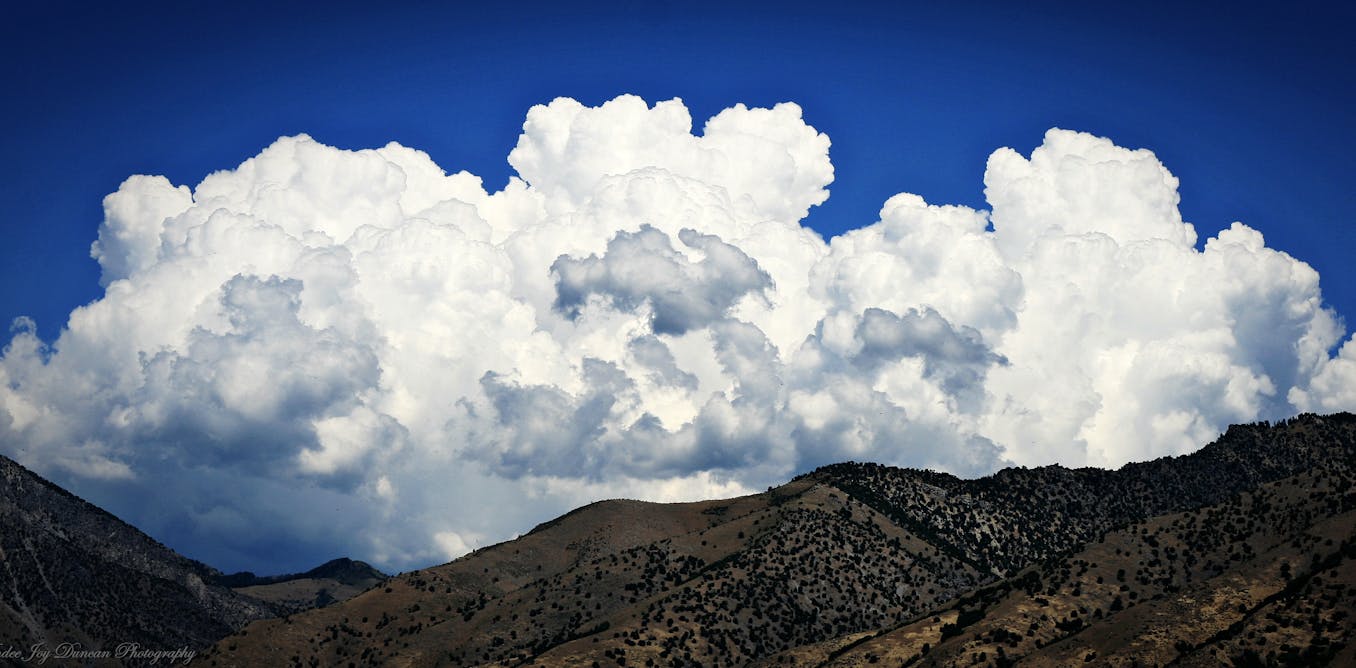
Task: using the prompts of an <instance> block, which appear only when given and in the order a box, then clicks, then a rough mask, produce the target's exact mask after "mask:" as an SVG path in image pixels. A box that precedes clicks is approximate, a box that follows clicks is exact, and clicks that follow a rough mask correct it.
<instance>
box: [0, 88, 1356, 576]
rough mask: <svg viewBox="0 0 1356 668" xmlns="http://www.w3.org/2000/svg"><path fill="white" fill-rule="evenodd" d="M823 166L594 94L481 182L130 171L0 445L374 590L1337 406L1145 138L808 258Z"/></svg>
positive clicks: (290, 145)
mask: <svg viewBox="0 0 1356 668" xmlns="http://www.w3.org/2000/svg"><path fill="white" fill-rule="evenodd" d="M828 150H829V140H828V138H827V137H826V136H824V135H823V134H821V133H819V132H817V131H816V130H815V129H814V128H812V127H811V126H810V125H808V124H806V122H805V121H804V120H803V119H802V118H801V111H800V109H799V107H797V106H796V105H794V104H781V105H777V106H776V107H774V108H772V109H748V108H745V107H743V106H736V107H733V108H731V109H727V110H725V111H723V112H721V113H720V114H718V115H717V116H715V117H714V118H712V119H710V120H709V121H707V123H706V125H705V127H704V128H703V130H702V131H701V132H700V133H699V134H694V132H693V125H692V118H691V116H690V115H689V113H688V111H687V109H686V108H685V107H684V106H683V104H682V103H681V102H680V101H678V100H670V101H667V102H661V103H658V104H655V105H653V106H650V105H648V104H647V103H645V102H644V101H643V100H640V99H639V98H635V97H631V96H623V97H619V98H617V99H615V100H612V101H610V102H607V103H605V104H603V105H602V106H600V107H587V106H584V105H582V104H580V103H578V102H575V101H573V100H568V99H559V100H556V101H554V102H552V103H550V104H548V105H541V106H537V107H533V108H532V109H531V110H530V111H529V112H528V114H527V120H526V122H525V123H524V126H523V133H522V135H521V136H520V137H519V140H518V143H517V146H516V147H515V148H514V149H513V151H512V152H511V153H510V155H509V162H510V163H511V164H512V166H513V167H514V169H515V170H516V172H517V176H516V177H514V178H513V179H511V180H510V182H509V183H508V185H507V186H506V187H505V188H503V189H502V190H499V191H496V192H488V191H486V190H485V189H484V187H483V184H482V182H481V180H480V179H479V178H478V177H476V176H474V175H472V174H469V173H466V172H456V173H452V174H449V173H447V172H446V171H445V170H444V169H443V168H442V167H440V166H439V165H437V164H435V163H434V162H433V161H432V160H431V159H430V158H429V157H428V156H427V155H425V154H424V153H421V152H419V151H417V150H415V149H412V148H407V147H403V146H399V145H396V144H390V145H388V146H385V147H383V148H380V149H375V150H363V151H344V150H339V149H336V148H333V147H329V146H325V145H323V144H320V143H319V142H316V141H314V140H312V139H311V138H309V137H306V136H304V135H303V136H297V137H285V138H282V139H279V140H278V141H277V142H275V143H274V144H273V145H271V146H269V147H267V148H265V149H264V150H263V151H262V152H261V153H259V154H258V155H257V156H255V157H253V158H250V159H249V160H247V161H245V162H244V163H243V164H241V165H239V166H237V167H236V168H234V169H228V170H223V171H220V172H216V173H214V174H212V175H209V176H208V177H207V178H205V179H204V180H203V181H202V182H201V183H199V184H197V186H196V187H193V188H190V187H188V186H186V185H176V184H172V183H170V182H169V181H168V180H167V179H165V178H163V177H156V176H134V177H132V178H129V179H128V180H127V181H126V182H124V183H123V184H122V186H121V187H120V188H119V189H118V191H117V192H115V193H113V194H111V195H109V196H108V197H107V198H106V199H105V201H104V221H103V223H102V224H101V225H100V227H99V232H98V238H97V240H96V241H95V242H94V245H93V248H92V255H93V256H94V257H95V259H97V260H98V262H99V264H100V266H101V267H102V278H101V283H102V285H103V286H104V295H103V297H102V298H101V299H99V300H97V301H95V302H93V303H91V304H88V305H86V306H83V307H81V308H78V309H76V310H75V311H74V312H73V313H72V314H71V316H70V319H69V321H68V323H67V325H66V328H65V329H64V330H63V331H62V333H61V335H60V337H59V338H58V339H57V340H56V341H52V342H44V341H42V340H40V339H39V338H38V337H37V335H36V333H35V328H34V327H33V326H32V323H31V322H29V321H27V320H25V319H20V320H19V321H17V322H16V323H15V326H14V327H13V328H12V330H11V335H10V340H9V343H8V345H7V346H6V347H5V348H4V353H3V358H0V448H3V449H4V451H5V452H7V453H10V454H14V455H15V456H17V457H18V458H19V459H21V460H22V461H24V462H25V463H26V464H29V465H31V466H33V467H35V468H37V469H38V470H40V471H42V472H44V473H47V474H49V475H53V476H55V477H57V478H58V479H60V480H62V481H63V482H66V483H67V484H70V485H72V486H74V487H76V488H77V489H78V490H80V491H82V493H85V494H87V495H88V496H90V497H91V498H93V499H94V500H96V501H99V502H101V503H103V504H105V505H106V506H108V507H110V509H112V510H114V511H115V512H117V513H119V514H120V515H122V516H124V517H126V518H127V519H129V520H131V521H133V522H134V523H136V524H138V525H139V526H142V527H144V528H146V529H148V530H149V531H151V532H152V533H153V534H155V535H157V536H158V537H160V538H162V539H164V540H166V541H167V542H169V543H171V544H172V545H174V546H176V547H180V548H182V549H184V550H186V551H188V552H189V553H190V554H192V555H193V556H196V557H199V558H203V559H206V560H208V561H210V562H213V563H215V564H218V565H220V566H222V567H225V568H250V569H252V570H255V571H295V570H299V569H303V568H306V567H309V566H312V565H314V563H319V562H320V561H323V560H325V559H328V558H331V557H333V556H336V554H339V553H344V554H351V555H354V556H357V557H362V558H367V559H369V560H372V561H374V562H377V563H378V564H380V565H382V566H385V567H387V568H392V569H401V568H408V567H416V566H422V565H427V564H429V563H433V562H435V561H440V560H443V559H447V558H450V557H454V556H456V555H457V554H459V553H461V552H464V551H466V550H469V549H472V548H474V547H476V546H477V545H480V544H484V543H485V542H488V541H495V540H500V539H503V538H507V537H509V536H511V535H513V534H514V533H517V532H520V531H522V530H524V529H526V528H528V527H530V526H532V525H533V524H535V523H536V522H539V521H541V520H543V519H546V518H548V517H549V516H551V515H553V514H556V513H559V512H563V511H564V510H567V509H569V508H571V507H573V506H576V505H578V504H580V503H584V502H587V501H590V500H594V499H597V498H602V497H608V496H627V497H643V498H651V499H655V500H664V501H672V500H678V499H687V498H698V497H704V496H721V495H731V494H737V493H743V492H747V491H749V490H752V489H759V488H761V487H763V486H765V485H768V484H772V483H775V482H779V481H782V480H784V479H785V478H787V477H788V476H790V475H792V474H794V473H796V472H800V471H803V470H806V469H808V468H810V467H813V466H815V465H818V464H824V463H829V462H832V461H838V460H844V459H856V460H875V461H882V462H886V463H893V464H901V465H910V466H925V467H933V468H941V469H945V470H949V471H952V472H954V473H958V474H961V475H976V474H982V473H985V472H988V471H992V470H994V469H995V468H997V467H999V466H1002V465H1004V464H1005V463H1018V464H1027V465H1036V464H1045V463H1051V462H1059V463H1063V464H1066V465H1071V466H1080V465H1105V466H1115V465H1119V464H1122V463H1124V462H1127V461H1131V460H1138V459H1144V458H1148V457H1154V456H1158V455H1163V454H1175V453H1182V452H1185V451H1188V450H1190V449H1191V448H1193V447H1196V446H1198V445H1200V444H1201V443H1202V442H1204V441H1206V440H1208V439H1209V438H1210V437H1211V436H1213V435H1214V434H1215V433H1216V432H1217V431H1218V430H1220V429H1221V428H1223V427H1224V426H1225V425H1227V424H1229V423H1231V422H1238V421H1250V420H1256V419H1259V418H1279V417H1284V416H1287V415H1290V414H1292V413H1294V412H1296V411H1301V410H1320V411H1333V410H1352V409H1356V394H1353V391H1352V389H1351V388H1353V387H1356V339H1350V338H1348V339H1346V343H1345V344H1344V345H1341V347H1340V350H1339V349H1338V346H1339V344H1342V342H1343V339H1344V337H1345V336H1346V333H1345V329H1344V326H1343V324H1342V322H1341V320H1340V319H1339V318H1338V317H1337V315H1336V314H1335V313H1333V312H1332V311H1330V310H1328V309H1326V308H1324V307H1323V302H1322V295H1321V292H1320V290H1319V281H1318V275H1317V274H1316V273H1315V272H1314V271H1313V270H1312V269H1311V268H1310V267H1309V266H1308V265H1306V264H1304V263H1303V262H1301V261H1299V260H1297V259H1295V258H1292V257H1290V256H1288V255H1286V254H1284V253H1281V252H1278V251H1276V250H1273V249H1270V248H1268V247H1267V246H1266V243H1265V239H1264V238H1263V236H1262V234H1261V233H1260V232H1258V231H1257V230H1254V229H1252V228H1249V227H1247V226H1246V225H1243V224H1241V223H1235V224H1233V225H1232V226H1230V227H1228V228H1227V229H1224V230H1223V231H1221V232H1219V233H1218V234H1217V235H1215V236H1214V237H1212V238H1209V239H1207V240H1206V241H1205V242H1204V244H1201V245H1198V235H1197V231H1196V229H1195V228H1194V227H1193V226H1192V225H1191V224H1190V223H1188V222H1186V221H1183V220H1182V218H1181V215H1180V213H1179V211H1178V209H1177V203H1178V195H1177V180H1176V178H1175V177H1173V175H1172V174H1171V173H1170V172H1169V171H1168V170H1167V168H1166V167H1165V166H1164V165H1162V164H1161V163H1160V162H1159V161H1158V159H1157V158H1156V157H1155V156H1154V155H1153V153H1151V152H1149V151H1147V150H1142V149H1141V150H1128V149H1125V148H1121V147H1118V146H1116V145H1115V144H1114V143H1112V142H1111V141H1110V140H1108V139H1104V138H1099V137H1094V136H1091V135H1087V134H1082V133H1077V132H1070V131H1064V130H1051V131H1050V132H1049V133H1047V134H1046V136H1045V138H1044V140H1043V142H1042V143H1041V144H1040V146H1038V147H1037V148H1036V149H1035V150H1034V151H1032V152H1031V153H1029V154H1026V155H1024V154H1022V153H1020V152H1018V151H1016V150H1013V149H1008V148H1003V149H999V150H998V151H996V152H995V153H994V154H993V155H992V156H991V157H990V159H989V164H988V167H987V169H986V171H985V175H984V185H985V194H986V197H987V199H988V202H989V205H990V207H991V210H989V211H982V210H974V209H970V208H967V207H963V206H937V205H933V204H929V203H927V202H925V201H924V200H923V199H922V198H920V197H917V196H915V195H910V194H907V193H902V194H899V195H896V196H894V197H892V198H890V199H889V200H888V201H886V202H885V203H884V206H883V207H882V209H881V213H880V218H879V220H878V221H875V222H871V221H862V223H864V226H863V227H860V228H858V229H855V230H853V231H851V232H848V233H846V234H844V235H841V236H839V237H837V238H834V239H832V240H830V241H825V240H824V239H822V238H821V237H820V236H819V235H818V234H816V233H815V232H813V231H811V230H809V229H808V228H806V227H804V226H803V225H802V224H801V221H802V220H803V219H804V218H805V216H806V215H807V213H808V212H809V210H810V208H811V207H813V206H815V205H817V204H820V203H822V202H824V201H825V199H826V198H827V197H828V185H829V183H830V182H831V181H832V179H833V167H832V163H831V162H830V161H829V156H828ZM901 185H905V186H906V185H907V184H901ZM865 223H869V224H865Z"/></svg>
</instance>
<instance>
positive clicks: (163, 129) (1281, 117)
mask: <svg viewBox="0 0 1356 668" xmlns="http://www.w3.org/2000/svg"><path fill="white" fill-rule="evenodd" d="M940 4H945V5H946V6H940ZM1189 4H1190V5H1191V6H1190V7H1184V6H1183V4H1182V3H1133V6H1122V7H1111V6H1108V5H1105V4H1089V3H1020V5H1019V4H1018V3H974V2H969V3H914V4H909V3H901V4H900V5H899V6H896V7H891V8H885V9H882V8H881V7H879V6H877V5H875V4H874V3H868V4H854V3H831V4H830V5H829V6H825V5H822V4H818V3H815V4H810V3H789V4H788V3H775V5H771V6H761V7H747V8H743V9H735V10H730V9H726V8H724V7H723V3H707V4H702V3H671V2H656V3H639V2H637V3H598V4H589V5H584V6H575V5H573V4H572V3H514V4H512V5H511V6H510V5H505V4H501V3H487V5H486V6H482V7H451V6H444V4H443V3H399V2H396V3H384V4H383V5H381V8H380V10H379V11H377V10H374V9H373V7H372V6H371V5H368V4H365V3H342V2H340V3H333V4H331V5H328V6H327V7H326V8H325V9H323V10H321V9H318V8H316V7H312V6H308V5H304V4H289V3H280V4H275V3H207V4H206V5H204V6H200V7H195V8H194V9H193V10H192V11H186V10H185V8H184V6H182V5H181V4H175V3H163V4H156V3H148V4H139V5H135V6H124V5H117V4H104V5H101V6H98V7H95V8H90V7H86V6H83V3H62V2H54V3H32V4H29V5H27V6H24V7H21V8H16V9H12V10H10V12H11V15H12V17H13V18H12V20H10V21H7V22H6V23H7V26H6V27H5V28H3V29H2V30H4V31H5V34H4V35H3V46H0V48H3V49H4V50H5V52H6V53H5V58H4V65H3V67H4V70H3V71H4V80H5V88H6V89H7V91H8V92H7V94H6V97H7V98H9V99H10V103H9V104H6V105H4V107H3V109H2V110H0V119H2V121H3V123H4V127H6V128H7V129H8V131H7V132H6V133H5V134H4V138H3V140H0V141H3V144H4V155H5V156H6V158H7V159H6V161H5V165H4V167H3V169H4V175H3V185H0V207H3V209H0V210H3V211H5V219H4V223H3V224H4V226H5V238H6V242H5V244H4V245H3V246H2V247H0V272H3V276H0V319H4V320H6V321H8V320H11V319H13V318H14V317H17V316H20V315H28V316H31V317H33V318H34V319H36V320H37V323H38V327H39V331H40V332H41V333H42V335H43V336H44V338H47V339H51V338H54V336H55V334H56V332H57V331H58V329H59V328H60V327H61V326H62V325H63V324H64V322H65V316H66V314H67V313H68V312H69V311H70V309H71V308H72V307H74V306H76V305H79V304H83V303H85V302H88V301H91V300H93V299H95V298H97V297H98V296H99V295H100V294H101V291H100V289H99V286H98V283H97V276H98V267H97V265H96V264H95V262H94V261H93V260H91V259H90V258H89V254H88V247H89V243H90V242H91V241H92V240H93V238H94V234H95V230H96V228H97V226H98V223H99V219H100V217H101V212H100V208H99V207H100V201H101V199H102V197H103V196H104V195H105V194H107V193H109V192H112V191H113V190H114V189H116V188H117V186H118V184H119V183H120V182H121V181H122V179H124V178H126V177H127V176H128V175H130V174H134V173H149V174H164V175H166V176H168V177H169V178H170V179H171V180H172V181H173V182H175V183H184V184H188V185H194V184H196V183H197V182H198V181H199V180H200V179H201V178H202V177H203V176H205V175H206V174H207V173H209V172H211V171H213V170H216V169H221V168H226V167H231V166H234V165H235V164H236V163H238V162H239V161H241V160H243V159H245V158H247V157H249V156H251V155H253V154H254V153H255V152H256V151H257V150H258V149H259V148H261V147H263V146H265V145H267V144H268V143H269V142H271V141H272V140H273V139H275V138H277V137H278V136H280V135H285V134H295V133H299V132H306V133H309V134H311V135H312V136H314V137H316V138H317V139H318V140H320V141H322V142H325V143H328V144H331V145H335V146H339V147H343V148H354V149H356V148H367V147H376V146H380V145H383V144H385V143H386V142H387V141H390V140H396V141H400V142H401V143H403V144H406V145H408V146H414V147H417V148H420V149H422V150H424V151H427V152H428V153H429V154H430V155H432V156H433V158H434V159H435V160H436V161H438V162H439V164H441V165H443V166H444V167H446V168H448V169H452V170H456V169H467V170H469V171H471V172H473V173H476V174H479V175H481V176H484V177H485V178H486V185H487V186H498V185H501V184H502V183H503V182H504V181H505V180H506V179H507V177H508V175H509V173H510V169H509V167H508V165H507V163H506V162H505V161H504V156H505V155H506V153H507V151H508V149H509V148H511V147H512V146H513V143H514V141H515V140H516V138H517V135H518V132H519V131H520V129H521V122H522V114H523V113H524V112H525V111H526V109H527V108H528V107H530V106H531V105H533V104H540V103H544V102H547V101H549V100H551V99H552V98H554V97H556V96H560V95H566V96H570V97H574V98H576V99H579V100H580V101H582V102H585V103H591V104H596V103H599V102H602V101H604V100H607V99H610V98H612V97H614V96H615V95H617V94H620V93H628V92H629V93H635V94H638V95H640V96H641V97H643V98H645V99H647V100H649V101H651V102H655V101H658V100H661V99H668V98H671V97H681V98H682V99H683V100H684V102H685V103H686V104H687V105H688V107H689V108H690V109H691V110H692V112H693V117H694V119H695V121H696V124H697V125H698V126H700V123H701V121H702V119H705V118H707V117H708V116H710V115H712V114H714V113H716V112H717V111H719V110H720V109H723V108H725V107H727V106H730V105H732V104H734V103H738V102H743V103H746V104H748V105H750V106H754V105H761V106H766V105H771V104H774V103H776V102H781V101H786V100H793V101H796V102H797V103H799V104H800V105H801V106H802V107H803V108H804V110H805V116H806V120H807V122H809V123H810V124H811V125H813V126H815V127H816V128H817V129H819V130H820V131H821V132H825V133H827V134H828V135H829V136H830V138H831V139H832V140H833V148H832V152H831V156H832V159H833V162H834V166H835V169H836V175H837V177H836V180H835V182H834V183H833V184H832V185H831V186H830V191H831V193H832V194H831V197H830V199H829V201H828V202H827V203H826V204H825V205H824V206H822V207H820V208H819V209H817V210H815V211H813V212H812V214H811V216H810V217H809V219H808V221H807V222H808V224H809V225H811V226H812V227H814V228H815V229H816V230H819V231H820V232H821V233H824V234H826V235H833V234H837V233H839V232H841V231H842V230H845V229H852V228H855V227H860V226H862V225H866V224H869V223H871V222H873V221H874V220H875V217H876V213H877V211H878V210H879V208H880V205H881V203H882V202H883V201H884V200H885V199H886V198H887V197H888V196H890V195H892V194H894V193H896V192H901V191H908V192H914V193H917V194H920V195H922V196H924V197H925V198H926V199H928V200H929V201H930V202H938V203H961V204H968V205H971V206H976V207H983V206H984V201H983V193H982V186H981V185H980V178H979V177H980V175H981V174H982V173H983V167H984V160H985V158H986V157H987V156H988V154H989V152H990V151H992V150H993V149H995V148H998V147H1000V146H1011V147H1014V148H1016V149H1018V150H1020V151H1023V152H1025V151H1029V150H1030V149H1031V148H1032V147H1034V146H1035V145H1036V144H1038V143H1039V140H1040V136H1041V133H1043V132H1044V131H1045V130H1046V129H1047V128H1049V127H1055V126H1058V127H1064V128H1068V129H1075V130H1082V131H1086V132H1091V133H1093V134H1099V135H1103V136H1109V137H1111V138H1112V139H1113V140H1115V141H1116V142H1117V143H1119V144H1120V145H1122V146H1129V147H1144V148H1149V149H1151V150H1153V151H1154V152H1155V153H1157V154H1158V156H1159V157H1160V159H1162V160H1163V162H1164V163H1165V164H1166V165H1167V166H1168V168H1169V169H1171V170H1172V171H1173V172H1174V174H1176V175H1177V176H1178V177H1179V178H1180V179H1181V181H1182V184H1183V185H1182V188H1181V194H1182V204H1181V208H1182V210H1183V214H1184V218H1186V220H1188V221H1190V222H1193V223H1194V224H1195V225H1196V227H1197V229H1198V230H1199V231H1200V232H1202V233H1203V234H1202V237H1204V236H1206V235H1208V234H1210V233H1213V232H1214V231H1216V230H1218V229H1220V228H1223V227H1227V226H1228V224H1229V223H1230V222H1232V221H1234V220H1241V221H1244V222H1246V223H1248V224H1250V225H1252V226H1253V227H1256V228H1258V229H1260V230H1261V231H1262V232H1263V233H1264V234H1265V235H1266V236H1267V240H1268V244H1269V245H1270V246H1272V247H1274V248H1278V249H1280V250H1284V251H1286V252H1288V253H1290V254H1292V255H1294V256H1296V257H1298V258H1299V259H1302V260H1304V261H1306V262H1308V263H1309V264H1311V265H1313V266H1314V267H1315V268H1316V269H1317V270H1318V271H1319V273H1320V274H1321V275H1322V276H1323V288H1324V296H1325V297H1326V299H1327V300H1328V302H1329V303H1330V304H1332V305H1333V306H1335V307H1336V308H1337V310H1338V312H1339V313H1343V314H1350V313H1356V287H1353V286H1356V276H1354V275H1353V272H1354V271H1356V270H1353V269H1352V266H1356V263H1353V262H1352V255H1353V250H1354V249H1356V232H1353V226H1352V224H1351V221H1350V212H1351V211H1353V210H1356V189H1353V188H1351V187H1350V185H1349V178H1350V166H1349V165H1350V162H1349V160H1350V156H1352V155H1354V154H1356V133H1354V132H1353V128H1356V112H1353V107H1352V105H1351V95H1352V93H1351V91H1353V90H1356V67H1353V47H1352V46H1351V40H1350V39H1349V37H1350V34H1349V26H1350V25H1351V22H1352V20H1353V10H1352V9H1351V6H1350V5H1346V4H1343V3H1326V4H1325V3H1312V4H1311V3H1301V4H1299V5H1296V6H1287V7H1286V8H1284V10H1282V9H1280V8H1277V7H1274V6H1264V5H1252V4H1244V5H1239V4H1237V3H1189ZM1349 317H1350V316H1349Z"/></svg>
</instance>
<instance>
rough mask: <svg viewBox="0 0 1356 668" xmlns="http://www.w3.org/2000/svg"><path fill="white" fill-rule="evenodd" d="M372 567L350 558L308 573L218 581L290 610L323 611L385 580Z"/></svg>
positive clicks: (232, 577)
mask: <svg viewBox="0 0 1356 668" xmlns="http://www.w3.org/2000/svg"><path fill="white" fill-rule="evenodd" d="M387 577H389V576H387V575H386V574H385V573H382V572H381V571H379V570H377V569H375V568H373V567H372V566H371V565H370V564H367V563H364V562H361V561H354V560H352V559H348V558H340V559H333V560H330V561H327V562H325V563H323V564H321V565H319V566H316V567H315V568H312V569H311V570H309V571H306V572H305V573H292V574H289V575H274V576H267V577H260V576H257V575H255V574H253V573H250V572H248V571H246V572H243V573H234V574H231V575H226V576H223V577H221V578H218V579H217V583H218V584H222V585H225V586H227V587H230V588H232V589H234V590H235V591H237V592H239V593H241V594H245V595H246V596H251V597H254V598H257V599H260V600H264V601H268V602H270V603H274V604H276V605H279V606H283V607H285V608H286V609H287V611H288V613H293V612H300V611H302V610H308V609H310V608H323V607H325V606H327V605H330V604H331V603H335V602H337V601H343V600H347V599H349V598H352V597H353V596H356V595H357V594H360V593H362V592H363V591H365V590H367V589H370V588H371V587H373V586H375V585H376V584H378V583H380V582H382V581H383V580H385V579H386V578H387Z"/></svg>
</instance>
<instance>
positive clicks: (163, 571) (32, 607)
mask: <svg viewBox="0 0 1356 668" xmlns="http://www.w3.org/2000/svg"><path fill="white" fill-rule="evenodd" d="M0 527H3V532H0V647H8V646H14V647H28V646H30V645H32V644H34V643H38V642H46V643H48V644H49V645H56V644H58V643H61V642H79V643H81V644H83V645H84V646H85V647H86V648H94V649H97V648H100V647H103V646H104V645H106V644H108V643H113V644H117V643H122V642H132V643H140V644H142V645H144V646H147V647H165V648H177V647H185V646H187V647H203V646H205V645H208V644H210V643H212V642H214V641H215V640H217V639H219V638H221V637H222V636H225V635H227V634H229V633H231V632H232V631H235V630H236V629H239V628H241V627H243V626H244V625H245V623H246V622H249V621H251V620H255V619H261V618H264V617H269V616H272V615H273V614H274V612H275V611H274V609H273V608H272V607H271V606H270V605H268V604H267V603H264V602H263V601H259V600H256V599H253V598H249V597H247V596H243V595H240V594H237V593H235V592H232V591H231V590H230V589H227V588H226V587H222V586H220V585H217V584H214V580H215V579H216V578H217V577H219V576H220V573H218V572H217V571H216V570H215V569H212V568H211V567H209V566H206V565H204V564H202V563H199V562H197V561H193V560H191V559H188V558H186V557H183V556H181V555H179V554H177V553H175V552H174V551H173V550H171V549H169V548H168V547H165V546H164V545H161V544H160V543H158V542H156V541H155V540H154V539H152V538H151V537H149V536H147V535H146V534H144V533H142V532H140V531H138V530H137V529H136V528H134V527H132V526H131V525H129V524H127V523H125V522H123V521H122V520H119V519H118V518H116V517H114V516H112V515H110V514H108V513H106V512H104V511H103V510H100V509H99V508H97V507H95V506H94V505H92V504H90V503H87V502H85V501H84V500H82V499H80V498H79V497H76V496H75V495H73V494H71V493H70V492H67V491H66V490H64V489H62V488H60V487H58V486H56V485H55V484H52V483H51V482H48V481H47V480H44V479H43V478H41V477H39V476H38V475H36V474H34V473H33V472H31V471H29V470H28V469H25V468H24V467H22V466H20V465H19V464H18V463H16V462H14V461H13V460H11V459H9V458H7V457H3V456H0Z"/></svg>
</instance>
